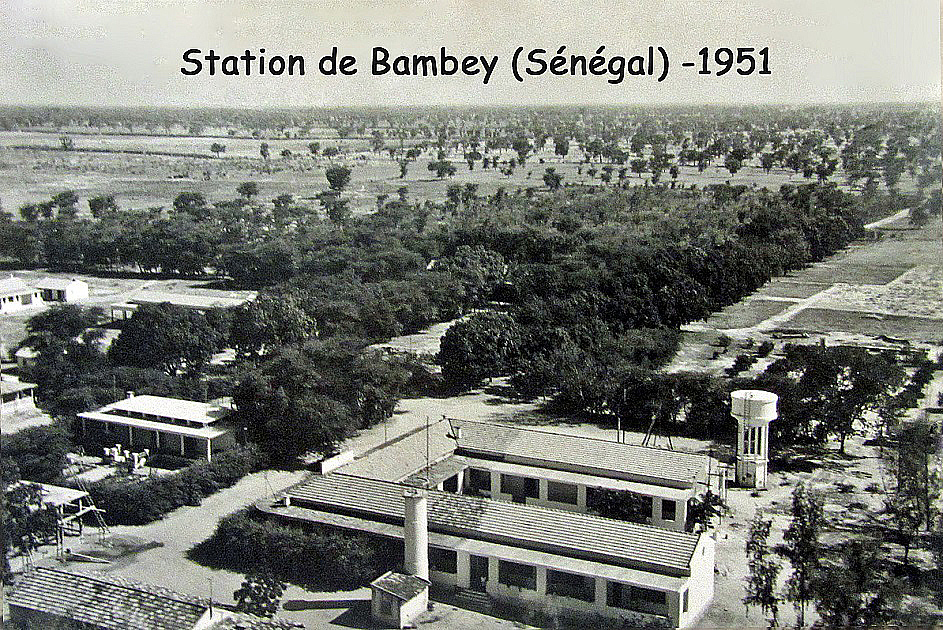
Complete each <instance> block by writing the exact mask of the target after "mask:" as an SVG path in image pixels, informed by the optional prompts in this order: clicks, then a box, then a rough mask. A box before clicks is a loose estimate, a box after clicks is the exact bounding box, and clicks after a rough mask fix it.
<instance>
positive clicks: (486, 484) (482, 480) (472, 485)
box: [468, 468, 491, 494]
mask: <svg viewBox="0 0 943 630" xmlns="http://www.w3.org/2000/svg"><path fill="white" fill-rule="evenodd" d="M468 489H469V491H470V492H471V494H478V493H479V492H482V491H484V492H491V473H490V472H489V471H487V470H482V469H480V468H469V469H468Z"/></svg>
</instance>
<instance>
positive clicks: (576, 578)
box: [429, 547, 688, 615]
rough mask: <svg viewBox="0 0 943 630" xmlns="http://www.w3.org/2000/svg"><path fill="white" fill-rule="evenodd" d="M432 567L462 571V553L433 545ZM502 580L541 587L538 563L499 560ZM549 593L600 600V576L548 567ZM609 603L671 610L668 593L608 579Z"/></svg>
mask: <svg viewBox="0 0 943 630" xmlns="http://www.w3.org/2000/svg"><path fill="white" fill-rule="evenodd" d="M429 568H430V569H431V570H432V571H436V572H439V573H449V574H452V575H454V574H456V573H458V554H457V553H456V552H455V551H454V550H452V549H442V548H438V547H430V549H429ZM498 582H499V583H501V584H504V585H505V586H514V587H517V588H522V589H527V590H531V591H536V590H537V567H536V566H534V565H530V564H523V563H520V562H511V561H509V560H498ZM547 593H548V594H550V595H559V596H561V597H570V598H573V599H578V600H581V601H584V602H590V603H592V602H594V601H596V580H595V579H594V578H591V577H589V576H587V575H579V574H576V573H569V572H568V571H558V570H556V569H547ZM606 605H607V606H611V607H615V608H624V609H626V610H634V611H637V612H647V613H653V614H659V615H667V614H668V596H667V593H665V592H664V591H656V590H654V589H650V588H644V587H641V586H631V585H626V584H621V583H619V582H607V593H606ZM681 610H682V612H687V611H688V591H687V589H685V591H684V592H683V593H682V596H681Z"/></svg>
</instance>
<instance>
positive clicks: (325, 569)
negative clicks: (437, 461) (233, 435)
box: [188, 508, 402, 589]
mask: <svg viewBox="0 0 943 630" xmlns="http://www.w3.org/2000/svg"><path fill="white" fill-rule="evenodd" d="M381 546H382V549H381ZM387 547H389V545H388V544H385V543H382V542H380V541H379V540H377V539H375V538H371V537H369V536H366V535H363V534H347V533H337V532H334V531H331V530H327V529H322V528H318V527H300V526H296V525H289V524H283V523H278V522H275V521H270V520H266V519H265V518H264V517H262V516H261V515H259V514H258V513H255V512H253V511H251V508H247V509H244V510H242V511H240V512H236V513H235V514H231V515H229V516H227V517H225V518H223V519H221V520H220V522H219V524H218V525H217V526H216V531H215V532H214V533H213V535H212V536H211V537H210V538H208V539H207V540H205V541H204V542H202V543H200V544H199V545H197V546H196V547H194V548H193V549H191V550H190V552H189V553H188V556H189V557H190V559H191V560H194V561H196V562H199V563H200V564H203V565H204V566H208V567H211V568H217V569H227V570H230V571H235V572H238V573H245V572H247V571H258V570H259V568H260V567H261V568H263V569H265V570H268V571H271V572H272V573H273V574H274V575H275V576H277V577H278V578H280V579H282V580H285V581H286V582H291V583H293V584H298V585H301V586H308V587H315V588H318V589H329V588H338V589H346V588H354V587H358V586H363V585H364V584H365V583H366V582H368V581H369V580H371V579H373V578H375V577H376V576H377V575H379V574H380V573H382V572H383V571H384V570H386V569H388V568H390V567H393V566H397V565H398V563H399V562H400V560H401V558H397V557H396V552H393V551H392V550H390V549H388V548H387ZM396 549H398V550H399V552H400V553H401V552H402V549H401V547H396Z"/></svg>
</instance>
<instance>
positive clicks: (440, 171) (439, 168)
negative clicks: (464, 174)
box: [426, 160, 456, 179]
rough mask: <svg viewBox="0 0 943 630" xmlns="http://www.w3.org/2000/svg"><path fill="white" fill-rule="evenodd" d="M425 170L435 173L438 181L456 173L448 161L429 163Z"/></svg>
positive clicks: (453, 166)
mask: <svg viewBox="0 0 943 630" xmlns="http://www.w3.org/2000/svg"><path fill="white" fill-rule="evenodd" d="M426 168H427V169H428V170H430V171H432V172H433V173H435V176H436V177H438V178H439V179H442V178H443V177H446V176H448V177H451V176H453V175H455V173H456V169H455V165H454V164H452V163H451V162H449V161H448V160H435V161H433V162H429V164H428V165H427V166H426Z"/></svg>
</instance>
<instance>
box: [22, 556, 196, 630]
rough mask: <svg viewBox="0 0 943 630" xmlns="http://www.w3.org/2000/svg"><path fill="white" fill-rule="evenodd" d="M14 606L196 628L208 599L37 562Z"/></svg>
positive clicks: (169, 629) (112, 624)
mask: <svg viewBox="0 0 943 630" xmlns="http://www.w3.org/2000/svg"><path fill="white" fill-rule="evenodd" d="M7 601H8V602H9V604H10V606H18V607H20V608H26V609H29V610H35V611H40V612H43V613H46V614H49V615H55V616H57V617H62V618H65V619H71V620H74V621H77V622H81V623H87V624H91V625H92V626H94V627H97V628H108V629H114V630H126V629H127V628H135V629H136V630H181V628H192V627H193V626H194V625H195V624H196V622H197V621H199V620H200V618H201V617H202V616H203V613H204V612H206V609H207V606H206V602H204V601H203V600H200V599H198V598H195V597H190V596H187V595H181V594H180V593H175V592H173V591H170V590H167V589H161V588H158V587H155V586H152V585H143V584H138V583H134V582H130V581H128V580H122V579H120V578H116V577H113V576H105V575H100V574H99V575H92V574H85V573H78V572H72V571H61V570H59V569H49V568H37V569H35V570H33V571H31V572H30V573H27V574H26V575H25V576H24V577H23V578H22V579H20V580H19V582H17V584H16V587H15V589H14V591H13V592H12V593H11V594H10V597H9V598H8V600H7Z"/></svg>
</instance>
